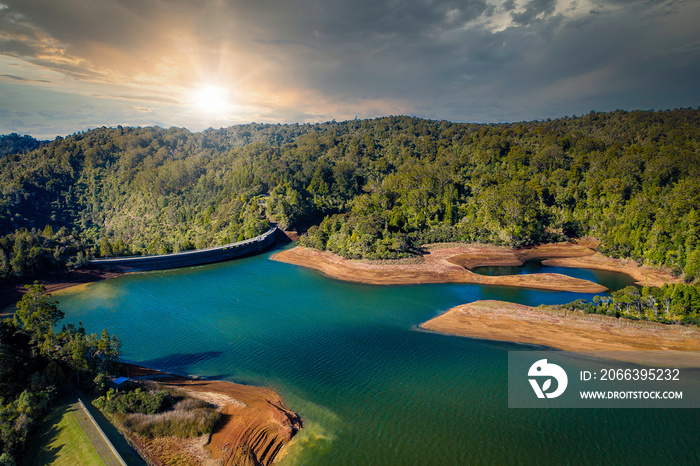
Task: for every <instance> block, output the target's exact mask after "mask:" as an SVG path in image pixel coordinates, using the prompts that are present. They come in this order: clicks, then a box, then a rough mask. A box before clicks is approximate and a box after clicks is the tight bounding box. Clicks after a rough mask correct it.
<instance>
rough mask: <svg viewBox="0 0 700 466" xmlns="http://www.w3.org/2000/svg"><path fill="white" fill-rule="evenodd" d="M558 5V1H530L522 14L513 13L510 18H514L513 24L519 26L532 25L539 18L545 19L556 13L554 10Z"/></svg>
mask: <svg viewBox="0 0 700 466" xmlns="http://www.w3.org/2000/svg"><path fill="white" fill-rule="evenodd" d="M556 5H557V0H530V1H529V2H528V3H527V4H526V5H525V11H524V12H522V13H511V14H510V16H511V17H512V18H513V22H514V23H515V24H517V25H519V26H527V25H528V24H530V23H532V22H533V21H535V20H536V19H538V17H540V16H543V18H540V19H545V18H546V17H547V16H550V15H551V14H552V13H553V12H554V8H555V7H556Z"/></svg>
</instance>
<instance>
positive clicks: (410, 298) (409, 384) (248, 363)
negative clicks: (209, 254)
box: [59, 253, 700, 465]
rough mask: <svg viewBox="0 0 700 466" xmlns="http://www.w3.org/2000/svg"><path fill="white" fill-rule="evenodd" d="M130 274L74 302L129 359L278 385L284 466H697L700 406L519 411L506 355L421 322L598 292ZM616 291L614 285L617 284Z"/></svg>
mask: <svg viewBox="0 0 700 466" xmlns="http://www.w3.org/2000/svg"><path fill="white" fill-rule="evenodd" d="M270 255H271V253H266V254H263V255H259V256H256V257H250V258H245V259H240V260H237V261H232V262H228V263H223V264H216V265H210V266H203V267H194V268H188V269H179V270H172V271H161V272H149V273H142V274H135V275H127V276H123V277H120V278H117V279H114V280H108V281H104V282H99V283H95V284H92V285H90V286H88V287H87V288H86V289H84V290H83V291H79V292H75V293H69V294H63V295H61V296H60V297H59V300H60V302H61V304H60V307H61V308H62V309H64V310H65V311H66V321H67V322H77V321H79V320H81V321H82V322H83V324H84V325H85V327H86V328H87V330H88V331H90V332H97V331H101V330H102V328H107V329H108V330H109V332H113V333H116V334H117V335H119V336H120V338H121V340H122V342H123V352H124V354H123V359H125V360H127V361H130V362H135V363H138V364H143V365H146V366H149V367H154V368H157V369H162V370H167V371H170V372H175V373H179V374H187V375H197V376H206V377H211V378H216V379H226V380H231V381H234V382H241V383H248V384H256V385H265V386H268V387H270V388H272V389H274V390H276V391H277V392H278V393H279V394H280V395H281V396H282V397H283V399H284V400H285V404H286V405H287V406H288V407H290V408H291V409H293V410H295V411H297V412H298V413H300V414H301V416H302V418H303V420H304V426H305V427H304V429H303V430H302V431H301V432H300V433H299V434H298V435H297V439H296V441H295V442H294V444H293V446H292V448H291V449H290V454H289V455H288V456H287V457H286V458H285V459H284V460H283V461H282V463H281V464H304V465H327V464H341V465H345V464H347V465H355V464H363V465H364V464H375V465H387V464H392V465H393V464H397V465H403V464H420V465H423V464H436V465H437V464H441V465H442V464H535V463H537V464H592V463H598V464H635V465H636V464H697V463H698V461H699V460H700V457H699V456H698V448H697V447H698V443H697V442H698V438H699V437H698V432H700V415H698V411H697V410H671V409H669V410H641V409H638V410H632V409H626V410H622V409H620V410H615V409H612V410H603V409H600V410H564V409H558V410H536V409H528V410H516V409H508V408H507V403H508V401H507V354H508V353H507V352H508V351H509V350H522V349H525V348H527V346H523V345H516V344H510V343H499V342H489V341H482V340H474V339H468V338H459V337H451V336H445V335H439V334H434V333H430V332H424V331H420V330H417V329H416V326H417V325H418V324H419V323H421V322H424V321H425V320H428V319H430V318H431V317H433V316H435V315H437V314H440V313H442V312H444V311H445V310H447V309H449V308H450V307H453V306H455V305H458V304H462V303H465V302H469V301H473V300H477V299H502V300H506V301H513V302H518V303H523V304H532V305H535V304H540V303H564V302H569V301H572V300H574V299H577V298H581V297H583V298H590V297H591V295H582V294H576V293H561V292H546V291H534V290H524V289H518V288H507V287H479V286H476V285H452V284H444V285H419V286H371V285H358V284H351V283H346V282H341V281H337V280H332V279H329V278H327V277H325V276H323V275H321V274H318V273H316V272H313V271H310V270H307V269H303V268H300V267H297V266H293V265H288V264H282V263H278V262H274V261H271V260H269V256H270ZM604 284H605V283H604Z"/></svg>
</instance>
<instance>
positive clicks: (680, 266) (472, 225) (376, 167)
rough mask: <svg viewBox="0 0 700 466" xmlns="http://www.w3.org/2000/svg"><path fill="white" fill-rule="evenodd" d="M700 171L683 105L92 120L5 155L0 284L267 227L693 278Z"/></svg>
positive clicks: (351, 240)
mask: <svg viewBox="0 0 700 466" xmlns="http://www.w3.org/2000/svg"><path fill="white" fill-rule="evenodd" d="M699 179H700V110H694V109H680V110H673V111H663V112H652V111H634V112H627V111H616V112H612V113H595V112H591V113H590V114H588V115H585V116H581V117H573V118H561V119H557V120H551V121H550V120H547V121H533V122H522V123H504V124H464V123H451V122H446V121H428V120H422V119H418V118H410V117H387V118H379V119H374V120H354V121H346V122H328V123H324V124H316V125H262V124H249V125H240V126H233V127H229V128H222V129H219V130H213V129H210V130H207V131H203V132H201V133H191V132H189V131H187V130H185V129H181V128H170V129H162V128H158V127H148V128H128V127H121V126H119V127H117V128H98V129H94V130H90V131H87V132H84V133H78V134H74V135H72V136H69V137H66V138H57V139H56V140H54V141H52V142H50V143H48V144H45V145H42V146H40V147H38V148H36V149H34V150H30V151H27V152H19V153H10V154H7V155H4V156H3V157H2V158H0V185H1V186H2V197H1V198H0V235H3V236H2V239H0V276H2V277H4V278H6V279H12V278H13V277H21V276H30V275H32V274H35V273H37V271H38V270H40V269H42V270H47V269H50V268H60V267H63V266H65V264H67V263H70V264H73V265H80V264H81V263H84V261H85V260H86V259H87V258H89V257H91V256H101V255H120V254H153V253H162V252H168V251H179V250H185V249H192V248H199V247H204V246H212V245H216V244H223V243H226V242H229V241H236V240H239V239H244V238H249V237H252V236H255V235H257V234H259V233H261V232H263V231H265V230H266V229H267V225H268V221H273V222H277V223H279V225H280V226H281V227H282V228H299V229H303V230H306V229H308V233H307V235H305V236H304V237H303V239H302V244H305V245H308V246H313V247H316V248H319V249H327V250H331V251H334V252H337V253H339V254H341V255H343V256H345V257H352V258H360V257H364V258H376V259H384V258H394V257H405V256H409V255H412V254H415V253H417V251H418V250H419V247H420V245H421V244H424V243H427V242H436V241H468V242H472V241H479V242H490V243H497V244H507V245H513V246H524V245H529V244H533V243H538V242H544V241H551V240H562V239H566V238H572V237H579V236H584V235H592V236H596V237H599V238H600V239H601V240H602V245H601V248H602V249H603V251H604V252H607V253H608V254H611V255H614V256H623V257H631V258H635V259H638V260H640V261H645V262H648V263H653V264H662V265H666V266H669V267H672V268H674V269H675V270H676V272H677V273H679V274H685V277H686V279H687V280H689V281H690V280H693V279H694V277H697V276H698V275H699V274H700V218H699V215H700V212H698V209H699V207H698V206H700V182H698V180H699ZM268 194H269V197H268V196H267V195H268ZM36 264H41V265H40V266H37V265H36Z"/></svg>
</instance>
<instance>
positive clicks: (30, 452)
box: [23, 401, 104, 466]
mask: <svg viewBox="0 0 700 466" xmlns="http://www.w3.org/2000/svg"><path fill="white" fill-rule="evenodd" d="M23 464H25V465H38V464H52V465H57V466H62V465H65V466H76V465H81V466H89V465H104V462H103V461H102V459H101V458H100V456H99V455H98V454H97V450H95V447H93V446H92V443H90V439H88V437H87V435H85V432H83V429H82V428H81V427H80V424H78V420H77V419H76V418H75V416H74V415H73V410H72V409H71V406H70V404H69V403H68V401H63V402H61V403H60V404H59V405H58V406H55V407H54V408H53V409H51V410H50V411H49V413H48V415H47V416H46V417H45V418H44V422H43V424H42V425H41V426H40V427H39V429H38V430H37V431H36V433H35V435H34V436H33V439H31V440H30V442H29V443H28V444H27V446H26V448H25V454H24V458H23Z"/></svg>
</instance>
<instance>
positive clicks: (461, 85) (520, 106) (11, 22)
mask: <svg viewBox="0 0 700 466" xmlns="http://www.w3.org/2000/svg"><path fill="white" fill-rule="evenodd" d="M699 24H700V1H698V0H669V1H658V0H506V1H502V0H462V1H453V0H445V1H442V0H325V1H324V0H60V1H57V0H0V134H6V133H10V132H17V133H20V134H30V135H32V136H34V137H37V138H41V139H52V138H54V137H55V136H57V135H61V136H65V135H68V134H72V133H74V132H77V131H84V130H86V129H89V128H95V127H100V126H116V125H124V126H127V125H128V126H148V125H158V126H162V127H170V126H179V127H186V128H188V129H190V130H192V131H200V130H202V129H205V128H209V127H214V128H219V127H222V126H224V127H225V126H230V125H233V124H239V123H250V122H258V123H305V122H324V121H330V120H338V121H341V120H348V119H353V118H356V117H357V118H374V117H381V116H387V115H411V116H418V117H422V118H430V119H436V120H450V121H467V122H505V121H524V120H534V119H546V118H556V117H561V116H572V115H581V114H584V113H588V112H590V111H591V110H595V111H611V110H615V109H625V110H635V109H656V110H665V109H673V108H679V107H697V106H700V26H699Z"/></svg>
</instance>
